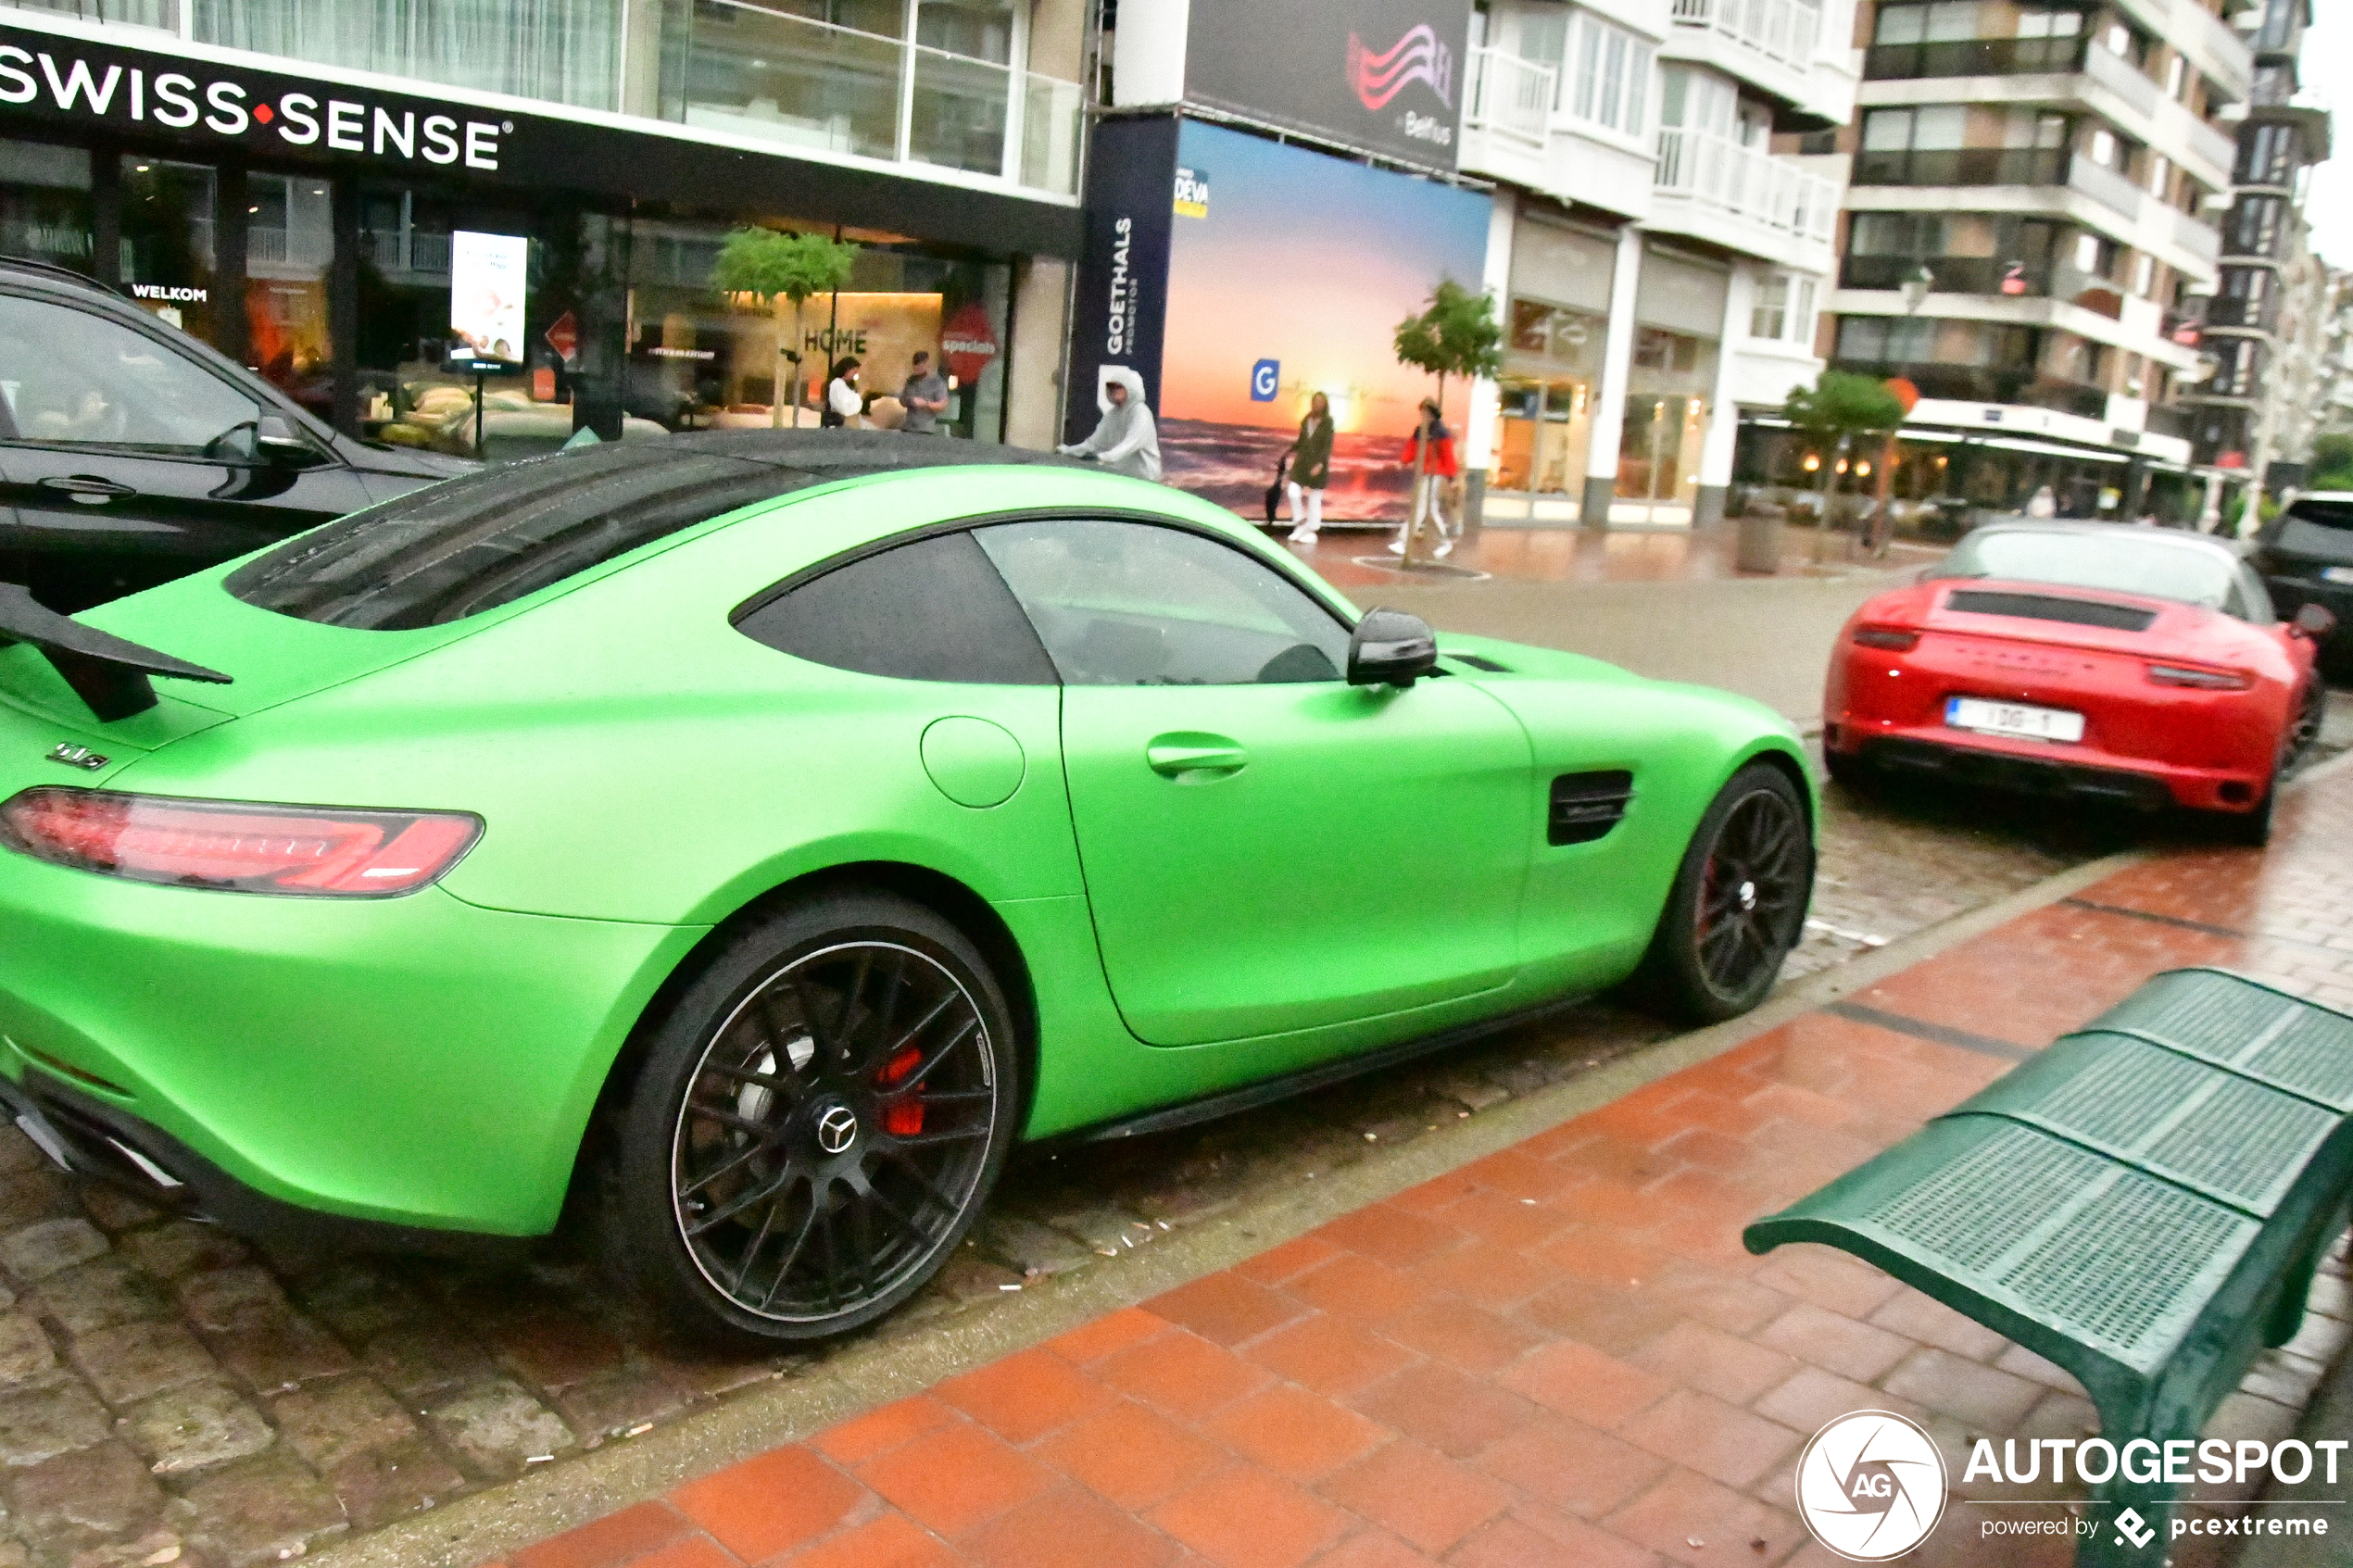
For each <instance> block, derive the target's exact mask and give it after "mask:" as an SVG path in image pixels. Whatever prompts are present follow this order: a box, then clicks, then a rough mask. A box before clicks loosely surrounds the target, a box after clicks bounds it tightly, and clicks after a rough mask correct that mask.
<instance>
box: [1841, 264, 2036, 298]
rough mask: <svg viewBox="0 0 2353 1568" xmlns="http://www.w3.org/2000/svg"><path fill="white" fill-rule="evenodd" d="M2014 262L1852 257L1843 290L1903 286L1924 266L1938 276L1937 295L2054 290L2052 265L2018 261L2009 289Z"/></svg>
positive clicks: (1843, 269)
mask: <svg viewBox="0 0 2353 1568" xmlns="http://www.w3.org/2000/svg"><path fill="white" fill-rule="evenodd" d="M2013 265H2014V264H2013V263H2011V262H2008V261H2005V260H2003V259H2001V258H1999V257H1991V256H1850V257H1847V258H1846V259H1845V260H1844V261H1843V262H1842V263H1840V266H1839V275H1838V286H1839V287H1841V288H1843V289H1900V288H1902V287H1903V286H1904V282H1905V280H1906V279H1907V278H1910V277H1912V276H1913V275H1914V274H1915V273H1917V272H1918V271H1919V270H1920V269H1921V268H1922V267H1925V268H1927V269H1928V270H1929V271H1930V272H1931V273H1932V274H1934V275H1935V278H1936V283H1935V286H1934V289H1933V291H1932V292H1934V293H1937V294H1994V295H1998V294H2016V295H2032V296H2035V297H2041V296H2044V295H2048V294H2049V293H2050V292H2051V264H2050V263H2049V262H2047V261H2037V262H2028V263H2024V264H2018V274H2017V278H2016V282H2017V283H2018V284H2019V286H2018V287H2017V288H2014V289H2005V288H2004V287H2003V286H2002V285H2003V283H2004V282H2008V281H2010V269H2011V267H2012V266H2013Z"/></svg>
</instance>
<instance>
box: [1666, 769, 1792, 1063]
mask: <svg viewBox="0 0 2353 1568" xmlns="http://www.w3.org/2000/svg"><path fill="white" fill-rule="evenodd" d="M1813 891H1814V841H1813V833H1812V829H1811V826H1810V823H1809V822H1808V820H1807V814H1806V799H1805V797H1804V796H1803V795H1801V794H1800V793H1799V792H1798V788H1797V786H1796V785H1795V784H1793V783H1791V782H1790V778H1789V775H1788V774H1787V773H1785V772H1783V771H1781V770H1780V769H1779V768H1776V767H1774V766H1773V765H1772V764H1770V763H1768V762H1752V763H1750V764H1749V765H1748V766H1747V767H1744V768H1743V769H1742V770H1741V771H1739V772H1737V773H1734V774H1733V775H1732V778H1731V782H1730V783H1729V784H1725V786H1724V787H1723V788H1722V789H1721V790H1720V791H1718V793H1717V797H1716V798H1715V800H1714V801H1713V802H1711V803H1710V804H1709V806H1708V808H1707V810H1706V812H1705V814H1704V815H1703V816H1702V817H1701V818H1700V821H1699V826H1698V828H1697V829H1695V830H1694V831H1693V832H1692V838H1691V843H1690V844H1689V845H1688V846H1686V847H1685V848H1684V850H1683V860H1682V864H1681V866H1680V868H1679V869H1678V870H1677V872H1676V873H1675V884H1674V886H1673V887H1671V888H1670V889H1669V890H1668V891H1667V908H1666V909H1664V910H1662V911H1661V912H1660V914H1659V917H1658V927H1657V929H1656V931H1655V932H1654V933H1653V934H1652V936H1651V945H1650V948H1649V951H1647V952H1646V953H1645V954H1644V955H1643V957H1642V966H1641V967H1640V968H1639V969H1637V970H1636V971H1635V972H1634V979H1633V990H1634V994H1635V996H1636V997H1637V998H1638V999H1639V1000H1641V1001H1642V1003H1644V1004H1645V1005H1646V1006H1647V1007H1649V1008H1650V1009H1651V1010H1654V1011H1656V1012H1659V1013H1662V1014H1664V1015H1665V1016H1667V1017H1668V1018H1670V1019H1672V1020H1674V1021H1675V1022H1680V1023H1691V1024H1702V1023H1717V1022H1722V1021H1723V1020H1725V1019H1727V1018H1734V1017H1737V1016H1739V1015H1740V1014H1742V1013H1744V1012H1746V1011H1748V1010H1750V1009H1751V1008H1754V1007H1755V1006H1756V1004H1757V1003H1759V1002H1761V1001H1763V1000H1764V999H1765V997H1766V995H1767V993H1768V992H1770V991H1771V990H1772V988H1773V982H1774V980H1775V979H1776V978H1778V977H1779V975H1780V970H1781V964H1782V962H1783V960H1786V959H1787V958H1788V957H1789V954H1790V950H1791V949H1792V948H1793V947H1796V946H1797V942H1798V938H1799V937H1800V936H1801V935H1804V933H1805V926H1806V905H1807V903H1808V901H1809V900H1810V899H1811V898H1812V897H1813Z"/></svg>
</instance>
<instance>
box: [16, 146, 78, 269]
mask: <svg viewBox="0 0 2353 1568" xmlns="http://www.w3.org/2000/svg"><path fill="white" fill-rule="evenodd" d="M92 230H93V224H92V211H91V203H90V154H89V153H88V151H87V150H85V149H83V148H81V147H57V146H51V145H50V144H47V143H45V142H10V141H0V255H6V256H21V257H25V258H26V259H27V260H29V261H46V262H48V263H49V264H50V265H51V266H54V267H70V268H72V269H73V270H75V271H77V272H87V271H89V270H91V261H92V257H93V253H94V249H95V246H94V243H93V240H92Z"/></svg>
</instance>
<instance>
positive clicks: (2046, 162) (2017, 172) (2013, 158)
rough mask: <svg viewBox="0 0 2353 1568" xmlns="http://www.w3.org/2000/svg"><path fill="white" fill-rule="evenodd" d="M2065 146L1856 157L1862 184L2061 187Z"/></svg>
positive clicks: (1907, 150) (2064, 175) (1942, 149)
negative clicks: (2058, 185) (2059, 185)
mask: <svg viewBox="0 0 2353 1568" xmlns="http://www.w3.org/2000/svg"><path fill="white" fill-rule="evenodd" d="M2066 179H2067V149H2066V148H2064V147H1934V148H1928V147H1915V148H1901V149H1897V150H1894V151H1887V152H1873V151H1870V150H1869V149H1866V150H1864V151H1862V152H1859V153H1856V155H1855V173H1854V182H1855V183H1856V184H1857V185H2057V184H2061V183H2063V182H2065V181H2066Z"/></svg>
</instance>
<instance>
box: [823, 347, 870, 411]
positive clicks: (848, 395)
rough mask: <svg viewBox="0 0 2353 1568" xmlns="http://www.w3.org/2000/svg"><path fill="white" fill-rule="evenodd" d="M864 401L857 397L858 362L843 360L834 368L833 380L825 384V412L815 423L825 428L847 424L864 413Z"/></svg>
mask: <svg viewBox="0 0 2353 1568" xmlns="http://www.w3.org/2000/svg"><path fill="white" fill-rule="evenodd" d="M865 408H866V400H865V399H864V398H862V397H861V396H860V395H858V361H857V360H855V359H843V360H840V361H838V362H837V363H836V364H835V366H834V376H833V380H832V381H830V382H828V383H825V411H824V413H823V414H821V415H820V416H818V420H817V422H818V423H820V424H823V425H826V426H841V425H846V424H848V423H849V421H850V420H854V419H856V418H857V417H858V416H859V415H860V414H862V413H863V412H864V411H865Z"/></svg>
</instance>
